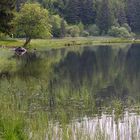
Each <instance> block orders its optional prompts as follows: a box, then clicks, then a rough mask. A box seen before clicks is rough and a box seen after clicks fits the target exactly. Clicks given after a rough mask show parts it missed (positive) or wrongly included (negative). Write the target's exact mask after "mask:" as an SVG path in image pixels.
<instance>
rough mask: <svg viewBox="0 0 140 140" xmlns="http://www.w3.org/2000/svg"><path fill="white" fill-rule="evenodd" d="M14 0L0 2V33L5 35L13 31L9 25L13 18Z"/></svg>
mask: <svg viewBox="0 0 140 140" xmlns="http://www.w3.org/2000/svg"><path fill="white" fill-rule="evenodd" d="M15 2H16V0H1V1H0V31H1V32H3V33H5V34H10V32H11V30H12V29H13V25H12V23H11V21H12V19H13V17H14V9H15Z"/></svg>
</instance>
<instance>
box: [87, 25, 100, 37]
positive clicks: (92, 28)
mask: <svg viewBox="0 0 140 140" xmlns="http://www.w3.org/2000/svg"><path fill="white" fill-rule="evenodd" d="M87 31H88V32H89V35H91V36H99V35H100V29H99V28H98V26H97V25H96V24H93V25H89V26H88V27H87Z"/></svg>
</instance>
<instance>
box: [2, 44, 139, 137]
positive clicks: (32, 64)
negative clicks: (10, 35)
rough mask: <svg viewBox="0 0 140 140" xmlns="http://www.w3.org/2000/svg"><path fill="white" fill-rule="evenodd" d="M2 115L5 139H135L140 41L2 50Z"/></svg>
mask: <svg viewBox="0 0 140 140" xmlns="http://www.w3.org/2000/svg"><path fill="white" fill-rule="evenodd" d="M0 119H1V121H0V138H3V139H6V137H7V135H8V137H15V138H16V139H15V140H18V139H31V140H139V139H140V44H112V45H98V46H97V45H95V46H84V47H76V46H73V47H65V48H61V49H47V50H45V49H43V50H39V51H38V50H30V52H28V53H26V54H25V55H23V56H16V55H15V54H14V52H13V51H11V50H5V49H2V50H1V52H0ZM19 130H21V131H19ZM6 140H10V139H6Z"/></svg>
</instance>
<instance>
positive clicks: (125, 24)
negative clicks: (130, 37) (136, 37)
mask: <svg viewBox="0 0 140 140" xmlns="http://www.w3.org/2000/svg"><path fill="white" fill-rule="evenodd" d="M122 27H124V28H126V29H127V30H128V31H129V33H131V32H132V30H131V27H130V26H129V25H128V24H127V23H124V24H123V25H122Z"/></svg>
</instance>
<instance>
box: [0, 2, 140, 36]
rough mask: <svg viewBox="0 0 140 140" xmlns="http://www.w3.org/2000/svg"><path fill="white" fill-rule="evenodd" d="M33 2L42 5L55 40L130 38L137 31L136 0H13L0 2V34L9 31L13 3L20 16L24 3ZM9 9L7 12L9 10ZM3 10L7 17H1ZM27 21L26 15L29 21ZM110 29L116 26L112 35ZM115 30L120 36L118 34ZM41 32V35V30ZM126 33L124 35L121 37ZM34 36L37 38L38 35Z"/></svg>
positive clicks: (139, 11)
mask: <svg viewBox="0 0 140 140" xmlns="http://www.w3.org/2000/svg"><path fill="white" fill-rule="evenodd" d="M8 2H10V4H8ZM36 2H38V3H39V4H40V5H41V6H42V10H43V8H44V9H46V10H47V11H48V15H47V17H49V23H50V24H51V27H52V30H51V34H52V37H55V38H56V37H66V36H68V37H75V36H99V35H111V36H112V35H113V36H117V37H120V36H121V37H132V36H133V35H134V34H133V33H132V32H134V33H139V32H140V17H139V15H140V8H139V6H140V2H139V0H17V1H16V2H15V1H14V0H13V1H8V0H4V2H0V4H1V7H2V10H1V14H2V16H0V21H3V22H1V25H0V31H1V32H5V33H9V32H10V29H11V26H9V25H11V24H9V23H10V21H11V19H12V18H13V10H14V8H15V4H16V8H15V9H16V10H17V12H18V14H21V12H22V11H23V10H22V7H24V4H25V5H26V6H27V5H30V4H33V3H36ZM4 3H7V4H6V5H5V4H4ZM29 3H30V4H29ZM9 6H10V8H11V9H10V11H8V9H9ZM34 8H35V7H34ZM34 8H33V7H32V8H31V9H32V10H33V9H34ZM3 9H4V10H3ZM3 11H4V12H5V13H8V12H9V13H10V14H6V15H4V14H3V13H2V12H3ZM35 11H36V10H35ZM24 12H25V13H26V14H28V15H30V12H31V11H28V10H27V11H26V10H25V11H24ZM36 14H37V13H36ZM41 15H42V14H41ZM5 17H7V18H5ZM26 17H27V16H26ZM40 17H41V16H40ZM4 18H5V19H4ZM30 18H31V17H30V16H29V17H28V19H30ZM3 19H4V20H3ZM30 20H31V19H30ZM25 21H26V20H25ZM38 22H39V21H37V23H38ZM46 23H48V21H47V22H46ZM21 24H22V23H21V22H19V23H18V26H21ZM28 24H29V22H25V24H24V25H23V26H24V28H25V26H26V25H28ZM23 26H22V27H23ZM112 27H115V30H114V29H113V32H114V31H115V32H116V33H115V34H114V33H111V32H112V31H111V30H112ZM124 28H125V29H124ZM30 30H31V29H30ZM118 30H121V31H119V32H123V33H119V34H118ZM122 30H123V31H122ZM43 31H45V30H43ZM20 32H21V31H20V30H17V32H16V33H15V35H16V37H26V35H25V34H24V35H23V34H22V35H21V34H20ZM40 32H41V33H42V31H40ZM125 33H126V34H127V35H122V34H125ZM35 34H37V35H38V33H37V32H36V33H35ZM120 34H121V35H120ZM128 34H129V35H128ZM36 37H40V35H38V36H33V38H36Z"/></svg>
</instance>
